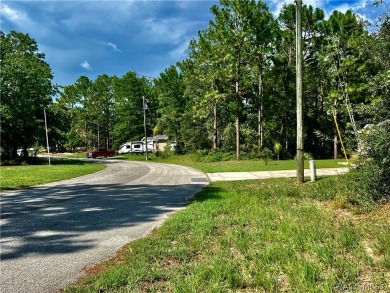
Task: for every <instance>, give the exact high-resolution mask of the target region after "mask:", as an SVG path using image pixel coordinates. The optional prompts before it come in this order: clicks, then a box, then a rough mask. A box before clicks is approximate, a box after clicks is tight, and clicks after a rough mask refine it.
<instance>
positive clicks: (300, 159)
mask: <svg viewBox="0 0 390 293" xmlns="http://www.w3.org/2000/svg"><path fill="white" fill-rule="evenodd" d="M295 3H296V33H295V35H296V83H297V85H296V86H297V181H298V183H303V181H304V175H305V174H304V172H305V171H304V156H303V102H302V0H295Z"/></svg>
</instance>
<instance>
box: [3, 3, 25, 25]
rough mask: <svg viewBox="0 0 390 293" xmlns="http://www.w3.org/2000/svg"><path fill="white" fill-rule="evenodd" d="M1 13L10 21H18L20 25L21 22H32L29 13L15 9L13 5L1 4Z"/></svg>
mask: <svg viewBox="0 0 390 293" xmlns="http://www.w3.org/2000/svg"><path fill="white" fill-rule="evenodd" d="M0 14H1V15H2V17H5V18H7V19H8V20H9V21H10V22H12V23H16V24H17V25H20V24H21V23H25V22H27V23H29V22H30V20H29V18H28V16H27V14H25V13H24V12H22V11H18V10H16V9H13V8H12V7H10V6H8V5H6V4H1V6H0Z"/></svg>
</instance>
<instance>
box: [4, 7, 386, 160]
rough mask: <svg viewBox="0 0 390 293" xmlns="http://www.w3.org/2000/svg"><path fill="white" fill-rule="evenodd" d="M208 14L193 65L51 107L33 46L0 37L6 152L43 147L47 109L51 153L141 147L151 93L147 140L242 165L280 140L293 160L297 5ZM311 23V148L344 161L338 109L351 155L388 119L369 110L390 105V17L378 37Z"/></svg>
mask: <svg viewBox="0 0 390 293" xmlns="http://www.w3.org/2000/svg"><path fill="white" fill-rule="evenodd" d="M211 12H212V13H213V15H214V19H213V20H212V21H210V23H209V27H207V28H205V29H204V30H202V31H200V32H199V35H198V38H197V39H194V40H192V41H191V42H190V44H189V48H188V53H189V57H188V58H187V59H186V60H183V61H181V62H179V63H178V64H177V65H175V66H171V67H169V68H167V69H166V70H165V71H164V72H163V73H161V74H160V76H159V77H158V78H155V79H148V78H146V77H143V76H138V75H137V73H136V72H132V71H130V72H128V73H126V74H125V75H123V76H121V77H117V76H108V75H106V74H103V75H100V76H98V77H97V78H96V79H95V80H90V79H88V78H87V77H85V76H81V77H80V78H79V79H78V80H77V81H76V82H75V83H74V84H72V85H68V86H64V87H61V89H60V90H59V96H58V98H57V99H55V101H53V102H51V100H50V97H51V95H52V94H53V93H54V92H55V91H56V88H55V87H53V86H52V85H51V79H52V73H51V71H50V67H49V66H48V65H47V64H46V63H45V62H44V55H43V54H42V53H39V51H38V48H37V46H36V43H35V41H34V40H32V39H30V38H29V37H28V35H24V34H20V33H16V32H11V33H9V34H8V35H5V34H3V33H1V46H2V50H1V54H2V55H1V62H2V64H1V65H2V74H1V85H2V86H1V94H2V106H1V114H2V121H1V123H2V125H1V126H2V128H1V132H2V133H1V135H2V156H4V157H9V158H12V157H14V156H15V155H16V150H17V148H23V149H25V150H26V149H27V148H28V147H31V146H32V145H33V144H42V139H43V138H44V134H43V124H42V122H43V108H45V107H46V108H47V113H48V125H49V126H50V131H49V137H50V144H51V148H55V149H57V150H58V151H62V150H65V149H67V150H74V149H75V148H76V147H79V146H84V147H87V148H88V147H93V146H96V145H106V146H108V147H114V148H117V147H118V146H119V145H120V144H121V143H123V142H125V141H130V140H135V139H137V140H138V139H140V138H141V137H143V135H144V132H143V97H146V99H147V109H146V113H147V115H146V116H147V123H146V124H147V130H148V135H151V134H166V135H168V136H169V137H170V139H171V140H172V141H176V142H177V143H178V146H180V148H179V149H180V150H183V151H194V150H198V149H211V148H215V149H217V148H220V149H223V150H225V151H235V154H236V155H235V156H236V158H237V159H240V157H241V155H242V154H248V153H251V152H252V153H253V152H258V151H259V150H260V149H264V148H269V149H273V146H274V145H275V144H276V145H282V146H283V151H282V153H281V155H282V157H291V156H293V155H294V154H295V148H296V147H295V141H296V139H295V137H296V124H295V123H296V122H295V108H296V107H295V36H294V32H295V6H294V5H286V6H284V8H283V9H282V11H281V13H280V15H279V17H278V18H277V19H275V18H274V17H273V15H272V14H271V13H270V11H269V10H268V7H267V5H266V4H265V3H264V2H262V1H255V0H245V1H233V0H221V2H220V5H215V6H213V7H212V8H211ZM302 15H303V39H304V81H303V85H304V103H305V105H304V113H305V117H304V121H305V123H304V125H305V127H304V133H305V151H307V152H310V153H312V154H313V155H315V156H316V157H330V156H331V155H333V156H337V155H338V152H337V150H338V139H337V133H336V130H335V124H334V121H333V117H332V115H331V112H332V111H335V113H336V116H337V121H338V123H339V127H340V129H341V131H342V135H343V137H344V138H345V140H346V141H347V144H348V146H349V147H350V149H353V148H355V147H356V142H357V140H356V136H355V132H356V130H357V129H360V128H361V127H362V126H364V125H365V124H366V123H368V122H370V123H377V122H380V121H382V120H384V119H386V118H387V119H388V118H390V116H389V111H388V110H386V109H387V108H386V107H379V110H380V111H379V110H378V107H377V108H376V110H372V109H373V105H374V106H375V105H379V104H383V103H386V101H388V99H389V79H390V78H389V72H390V71H389V70H390V64H389V58H388V52H389V51H390V50H389V49H390V42H389V35H390V34H389V21H388V18H386V16H385V17H384V18H383V19H382V22H381V23H380V26H379V28H378V29H377V30H376V31H375V32H369V31H368V29H367V27H366V24H365V22H364V21H363V20H362V19H359V18H358V17H357V16H356V15H354V14H353V13H352V12H351V11H347V12H346V13H341V12H338V11H334V12H333V13H332V15H331V16H330V17H329V19H327V20H325V14H324V11H323V10H321V9H319V8H316V9H314V8H313V7H311V6H304V7H303V13H302ZM3 48H5V49H3ZM25 59H28V60H29V61H28V62H27V61H26V60H25ZM18 66H19V67H18ZM351 109H353V110H354V113H353V115H352V112H351ZM350 114H351V117H353V118H354V121H355V124H354V123H352V122H351V119H350ZM352 121H353V119H352Z"/></svg>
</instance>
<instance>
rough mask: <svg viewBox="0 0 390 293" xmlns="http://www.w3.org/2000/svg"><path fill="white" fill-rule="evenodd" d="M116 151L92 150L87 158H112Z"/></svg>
mask: <svg viewBox="0 0 390 293" xmlns="http://www.w3.org/2000/svg"><path fill="white" fill-rule="evenodd" d="M115 153H116V151H114V150H108V149H102V148H99V149H94V150H93V151H92V152H88V153H87V158H93V159H95V158H97V157H112V156H115Z"/></svg>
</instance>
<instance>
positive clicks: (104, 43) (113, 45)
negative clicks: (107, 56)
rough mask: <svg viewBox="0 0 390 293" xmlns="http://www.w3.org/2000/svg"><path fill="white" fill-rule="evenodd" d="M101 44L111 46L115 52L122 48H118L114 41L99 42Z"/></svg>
mask: <svg viewBox="0 0 390 293" xmlns="http://www.w3.org/2000/svg"><path fill="white" fill-rule="evenodd" d="M100 43H101V44H102V45H104V46H107V47H111V48H112V49H113V50H114V51H116V52H119V53H122V50H120V49H118V47H117V45H115V44H114V43H111V42H103V41H102V42H100Z"/></svg>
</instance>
